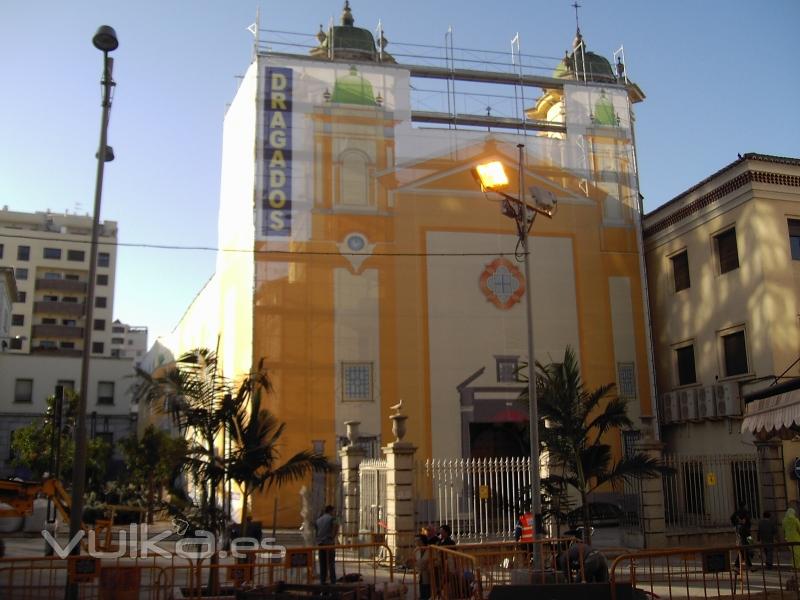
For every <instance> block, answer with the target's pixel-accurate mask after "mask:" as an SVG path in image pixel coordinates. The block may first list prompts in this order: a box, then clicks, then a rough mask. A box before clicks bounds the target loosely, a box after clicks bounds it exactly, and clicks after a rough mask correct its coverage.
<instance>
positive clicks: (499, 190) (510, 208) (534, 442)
mask: <svg viewBox="0 0 800 600" xmlns="http://www.w3.org/2000/svg"><path fill="white" fill-rule="evenodd" d="M517 149H518V150H519V164H518V168H519V187H518V194H519V195H518V197H514V196H511V195H509V194H507V193H506V192H505V191H504V190H505V189H506V188H508V187H509V185H510V182H509V179H508V175H506V171H505V168H504V167H503V163H502V162H500V161H492V162H487V163H482V164H479V165H476V166H475V168H474V169H473V170H472V174H473V177H475V179H476V181H477V182H478V183H479V184H480V186H481V191H483V192H484V193H486V192H494V193H496V194H499V195H500V196H502V198H503V204H502V206H501V211H502V213H503V214H504V215H505V216H507V217H510V218H512V219H514V222H515V223H516V225H517V236H518V238H519V243H520V245H521V246H522V255H523V259H524V262H525V282H526V284H527V291H526V294H525V308H526V312H525V315H526V319H527V327H528V332H527V333H528V420H529V426H528V429H529V430H530V446H531V473H530V476H531V512H532V513H533V518H534V523H535V531H536V533H537V534H540V533H542V532H543V527H542V499H541V495H540V494H541V481H540V476H539V427H538V423H539V410H538V406H537V398H536V371H535V368H534V365H535V361H534V358H533V317H532V316H531V313H532V310H533V304H532V300H531V296H532V294H533V285H532V284H531V266H530V252H529V251H528V234H529V232H530V230H531V228H532V227H533V221H534V219H535V218H536V215H537V214H540V215H544V216H545V217H547V218H548V219H550V218H552V217H553V214H554V213H555V210H556V199H555V196H553V195H552V194H550V193H549V192H546V191H544V190H539V189H536V188H534V189H533V190H532V192H533V195H534V201H535V202H536V203H537V204H536V205H531V204H528V203H527V202H526V201H525V177H524V168H525V161H524V154H523V153H524V150H525V145H524V144H517ZM544 196H547V198H544ZM529 215H530V216H529ZM536 549H538V546H537V547H536V548H535V550H536ZM533 559H534V568H538V567H540V566H541V561H540V556H539V552H538V551H535V553H534V557H533Z"/></svg>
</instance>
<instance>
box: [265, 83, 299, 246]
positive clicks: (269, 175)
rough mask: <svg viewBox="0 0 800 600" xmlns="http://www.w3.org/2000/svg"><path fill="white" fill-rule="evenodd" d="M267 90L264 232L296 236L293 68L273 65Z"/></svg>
mask: <svg viewBox="0 0 800 600" xmlns="http://www.w3.org/2000/svg"><path fill="white" fill-rule="evenodd" d="M264 81H265V89H264V185H263V194H262V198H261V211H262V219H261V234H262V235H263V236H266V237H290V236H291V235H292V69H287V68H280V67H269V68H267V69H266V71H265V77H264Z"/></svg>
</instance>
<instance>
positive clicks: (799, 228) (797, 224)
mask: <svg viewBox="0 0 800 600" xmlns="http://www.w3.org/2000/svg"><path fill="white" fill-rule="evenodd" d="M789 248H790V250H791V252H792V260H800V219H789ZM0 258H3V254H2V251H0Z"/></svg>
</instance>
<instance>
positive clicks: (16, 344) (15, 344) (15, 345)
mask: <svg viewBox="0 0 800 600" xmlns="http://www.w3.org/2000/svg"><path fill="white" fill-rule="evenodd" d="M10 342H11V344H10V346H9V347H10V348H11V349H12V350H22V338H21V337H13V338H11V340H10Z"/></svg>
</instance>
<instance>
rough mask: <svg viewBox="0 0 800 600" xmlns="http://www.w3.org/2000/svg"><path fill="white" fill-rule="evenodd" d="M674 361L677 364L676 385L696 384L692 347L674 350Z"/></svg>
mask: <svg viewBox="0 0 800 600" xmlns="http://www.w3.org/2000/svg"><path fill="white" fill-rule="evenodd" d="M675 361H676V362H677V364H678V385H690V384H692V383H697V374H696V373H695V370H694V345H692V344H690V345H688V346H683V347H682V348H676V350H675Z"/></svg>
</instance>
